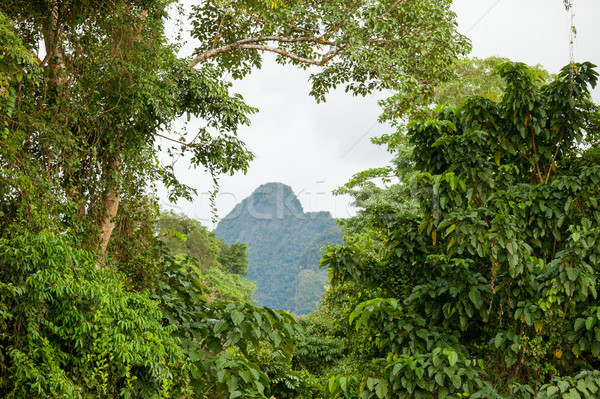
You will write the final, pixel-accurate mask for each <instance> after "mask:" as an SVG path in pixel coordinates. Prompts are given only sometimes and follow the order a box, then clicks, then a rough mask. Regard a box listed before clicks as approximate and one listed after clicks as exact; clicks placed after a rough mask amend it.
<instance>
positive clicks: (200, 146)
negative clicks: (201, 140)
mask: <svg viewBox="0 0 600 399" xmlns="http://www.w3.org/2000/svg"><path fill="white" fill-rule="evenodd" d="M154 135H155V136H158V137H162V138H163V139H165V140H169V141H172V142H174V143H177V144H181V145H183V146H185V147H192V148H204V146H203V145H200V144H194V143H186V142H184V141H179V140H176V139H172V138H170V137H167V136H163V135H162V134H160V133H154Z"/></svg>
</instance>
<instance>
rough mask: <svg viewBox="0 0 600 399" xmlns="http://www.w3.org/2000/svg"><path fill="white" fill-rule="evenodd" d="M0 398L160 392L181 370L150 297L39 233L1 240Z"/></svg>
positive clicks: (63, 240)
mask: <svg viewBox="0 0 600 399" xmlns="http://www.w3.org/2000/svg"><path fill="white" fill-rule="evenodd" d="M0 281H1V282H0V359H1V362H0V394H1V396H2V397H4V398H24V397H32V396H35V397H39V398H58V397H61V398H62V397H64V398H90V397H104V398H116V397H135V398H167V397H179V396H180V395H181V394H186V392H187V391H186V386H187V383H186V379H187V378H188V377H187V367H186V363H185V361H184V358H183V356H182V352H181V350H180V349H179V341H178V340H177V339H175V338H173V337H172V335H171V333H172V332H173V330H174V329H173V328H172V327H163V325H162V315H161V312H160V310H159V308H158V306H157V304H156V303H155V302H154V301H152V300H150V299H149V298H148V295H147V294H141V293H136V292H128V291H127V290H126V289H125V284H124V278H123V277H122V276H120V275H119V274H117V273H115V272H113V271H112V270H111V269H109V268H106V269H102V270H96V262H95V261H94V257H93V256H92V255H91V254H90V253H88V252H86V251H82V250H78V249H75V248H73V246H72V245H71V243H70V242H69V241H68V237H65V236H60V235H56V234H51V233H48V232H42V233H40V234H37V235H33V234H29V233H25V234H23V235H20V236H17V237H15V238H13V239H0Z"/></svg>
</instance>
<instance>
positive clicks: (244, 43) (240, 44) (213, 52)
mask: <svg viewBox="0 0 600 399" xmlns="http://www.w3.org/2000/svg"><path fill="white" fill-rule="evenodd" d="M261 42H280V43H300V42H312V43H317V44H323V45H327V46H335V43H334V42H332V41H329V40H325V39H323V38H321V37H315V36H303V37H287V36H259V37H250V38H247V39H242V40H238V41H237V42H235V43H230V44H227V45H225V46H221V47H217V48H213V49H210V50H208V51H205V52H204V53H202V54H200V55H198V56H197V57H196V58H194V59H193V60H192V62H190V63H189V65H188V66H189V67H190V68H193V67H195V66H196V65H198V64H199V63H201V62H203V61H206V60H207V59H209V58H213V57H216V56H217V55H219V54H223V53H226V52H228V51H232V50H237V49H240V48H245V49H253V50H263V51H271V52H275V53H280V54H282V53H285V54H282V55H285V56H286V57H289V56H291V57H289V58H293V59H297V61H300V62H308V63H310V64H315V65H322V64H318V61H315V60H310V59H308V58H302V57H298V56H295V55H293V54H292V53H289V52H287V51H285V50H281V49H278V48H276V47H268V46H257V45H255V46H256V47H248V45H252V44H253V43H261ZM257 47H261V48H257ZM288 54H289V56H288ZM294 57H296V58H294ZM315 62H317V63H315Z"/></svg>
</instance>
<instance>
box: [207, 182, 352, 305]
mask: <svg viewBox="0 0 600 399" xmlns="http://www.w3.org/2000/svg"><path fill="white" fill-rule="evenodd" d="M325 232H327V234H324V233H325ZM215 233H217V235H218V236H219V237H220V238H223V239H224V241H225V242H226V243H228V244H232V243H234V242H245V243H246V244H247V245H248V252H249V253H248V279H249V280H255V281H256V282H257V290H256V294H255V299H256V300H257V301H258V302H259V303H260V304H261V305H264V306H268V307H271V308H274V309H284V310H289V311H292V312H295V313H297V314H305V313H308V311H311V310H312V309H314V307H315V306H316V304H318V301H319V299H320V294H321V293H322V292H323V287H324V285H325V283H326V274H325V273H324V272H320V271H318V258H319V254H320V251H319V250H318V249H319V248H321V247H322V246H323V245H325V244H326V243H327V242H329V241H333V242H335V243H339V242H341V232H340V230H339V228H338V227H337V226H336V223H335V219H333V218H332V216H331V214H330V213H329V212H309V213H305V212H304V210H303V209H302V205H301V204H300V201H298V199H297V198H296V195H295V194H294V192H293V191H292V189H291V187H289V186H287V185H285V184H282V183H267V184H263V185H261V186H260V187H258V188H257V189H256V190H255V191H254V192H253V193H252V194H251V195H250V196H249V197H248V198H246V199H244V200H243V201H242V202H241V203H239V204H238V205H236V207H235V208H234V209H233V210H232V211H231V212H230V213H229V214H228V215H227V216H226V217H225V218H224V219H223V220H221V222H219V224H218V225H217V228H216V229H215ZM308 254H310V255H308ZM315 259H316V260H315ZM313 263H314V264H313ZM302 270H309V271H310V272H307V271H304V272H303V274H302V273H301V271H302ZM304 275H307V276H304ZM308 275H310V276H308ZM313 305H314V306H313Z"/></svg>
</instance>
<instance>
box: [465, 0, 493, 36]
mask: <svg viewBox="0 0 600 399" xmlns="http://www.w3.org/2000/svg"><path fill="white" fill-rule="evenodd" d="M501 1H502V0H498V1H496V2H495V3H494V5H492V6H491V7H490V8H489V9H488V10H487V11H486V12H485V13H484V14H483V15H482V16H481V17H479V19H478V20H477V21H476V22H475V23H474V24H473V25H472V26H471V27H470V28H469V30H467V31H466V32H465V35H466V34H467V33H469V32H471V30H473V28H475V27H476V26H477V25H478V24H479V23H480V22H481V20H482V19H484V18H485V17H486V15H488V14H489V13H490V12H491V11H492V10H493V9H494V8H495V7H496V6H497V5H498V4H499V3H500V2H501Z"/></svg>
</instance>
